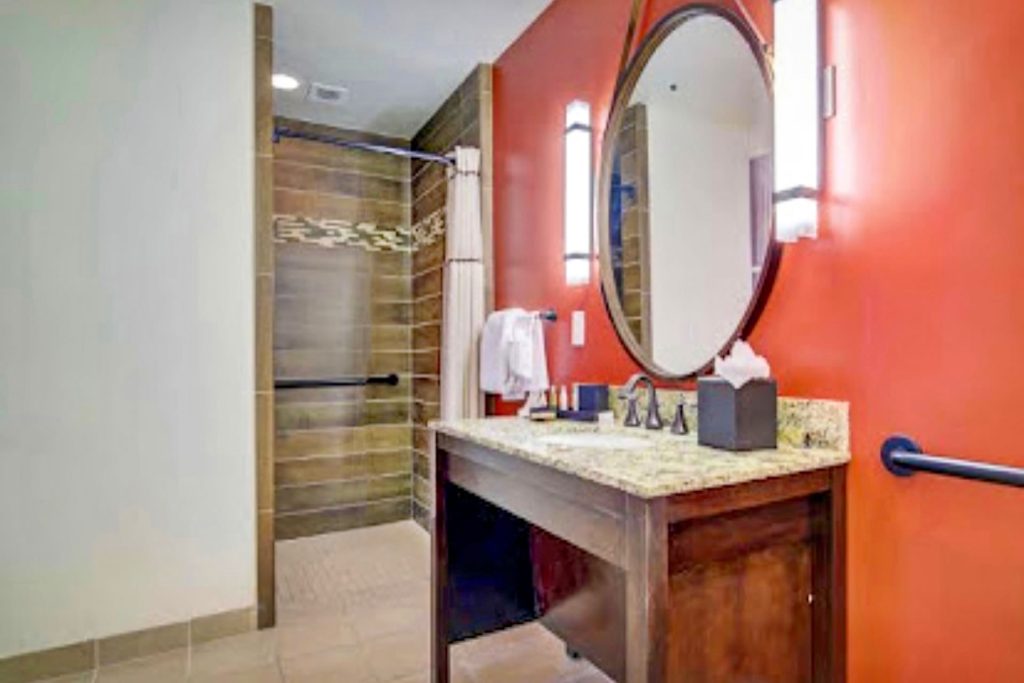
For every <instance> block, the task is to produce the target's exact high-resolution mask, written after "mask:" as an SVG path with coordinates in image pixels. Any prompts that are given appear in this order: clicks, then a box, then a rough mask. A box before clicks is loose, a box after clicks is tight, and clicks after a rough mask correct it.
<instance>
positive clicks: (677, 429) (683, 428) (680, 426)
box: [672, 397, 690, 436]
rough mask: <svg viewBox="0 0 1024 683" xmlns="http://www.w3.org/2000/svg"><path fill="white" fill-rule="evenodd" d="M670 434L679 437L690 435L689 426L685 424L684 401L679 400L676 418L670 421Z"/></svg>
mask: <svg viewBox="0 0 1024 683" xmlns="http://www.w3.org/2000/svg"><path fill="white" fill-rule="evenodd" d="M672 433H673V434H679V435H680V436H682V435H685V434H689V433H690V426H689V425H687V424H686V399H685V398H683V397H680V398H679V404H678V405H677V406H676V417H675V419H674V420H672Z"/></svg>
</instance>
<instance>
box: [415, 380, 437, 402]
mask: <svg viewBox="0 0 1024 683" xmlns="http://www.w3.org/2000/svg"><path fill="white" fill-rule="evenodd" d="M412 396H413V400H415V401H426V402H430V403H438V402H440V401H441V383H440V381H438V380H437V379H434V378H427V377H417V378H416V379H414V380H413V384H412Z"/></svg>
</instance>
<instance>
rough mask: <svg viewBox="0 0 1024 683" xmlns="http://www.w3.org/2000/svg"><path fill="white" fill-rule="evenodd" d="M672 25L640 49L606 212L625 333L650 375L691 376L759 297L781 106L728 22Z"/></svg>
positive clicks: (609, 279) (614, 288)
mask: <svg viewBox="0 0 1024 683" xmlns="http://www.w3.org/2000/svg"><path fill="white" fill-rule="evenodd" d="M668 30H669V32H668V34H667V35H664V34H662V35H661V36H658V35H657V34H655V36H654V39H653V42H654V43H655V45H654V46H653V47H652V46H651V45H647V46H645V47H644V48H642V51H641V56H640V58H639V59H638V60H637V64H636V65H634V67H632V69H633V71H631V72H630V74H628V75H627V78H626V80H625V86H624V90H623V93H622V94H620V96H619V98H618V99H617V101H616V103H615V109H614V110H613V113H612V117H611V120H610V123H611V126H610V127H609V132H608V133H607V135H606V139H605V150H606V152H605V153H606V155H607V154H608V153H609V151H610V156H609V157H608V159H609V160H610V163H609V162H606V166H605V169H604V174H603V176H602V183H603V191H602V194H601V196H602V198H603V201H604V202H605V205H604V206H602V207H600V208H599V213H603V216H601V218H602V221H601V229H602V231H603V232H604V233H605V234H604V235H603V236H602V241H603V243H604V244H605V246H606V248H605V249H604V250H603V253H602V268H603V270H604V271H605V272H604V274H603V277H604V285H605V296H608V297H610V300H609V304H610V305H609V309H610V310H611V311H612V314H613V317H614V318H615V322H616V327H617V328H618V331H619V334H620V336H622V337H623V340H624V341H625V342H626V345H627V346H628V347H629V348H630V350H631V351H632V352H633V355H634V356H635V357H637V358H638V360H641V362H642V363H643V364H644V365H646V366H647V367H648V369H649V370H650V371H652V372H656V373H658V374H661V375H670V376H682V375H687V374H691V373H693V372H696V371H697V370H699V369H701V368H702V367H703V366H705V365H706V364H707V363H708V362H710V361H711V360H712V359H713V357H714V355H715V354H716V353H718V352H719V351H720V350H721V349H722V348H723V347H724V346H726V345H727V344H728V342H729V341H730V340H731V339H732V338H733V337H734V335H736V334H738V333H739V331H740V328H741V327H742V325H743V323H744V321H745V320H746V319H747V318H748V316H749V312H750V311H751V310H752V308H753V303H754V301H755V299H756V296H757V294H758V291H759V290H760V289H761V285H762V282H763V278H764V275H765V271H766V260H767V258H768V254H769V245H770V242H771V232H772V230H771V223H772V103H771V94H770V91H769V86H768V83H767V81H766V78H765V75H764V72H763V70H762V66H761V63H760V61H759V60H758V57H757V56H756V54H755V52H754V50H753V49H752V47H751V44H750V43H749V42H748V38H747V37H746V36H745V35H744V34H743V33H741V32H740V30H739V29H738V28H737V26H736V25H734V24H733V23H732V21H730V20H728V19H726V18H724V17H722V16H719V15H717V14H702V15H700V16H697V17H695V18H694V17H691V18H689V19H687V20H686V21H684V22H682V23H679V24H678V25H676V26H675V27H674V28H670V29H668ZM659 38H660V42H659V41H658V39H659ZM645 49H646V52H644V51H643V50H645ZM645 56H646V57H647V59H646V62H645V59H644V57H645Z"/></svg>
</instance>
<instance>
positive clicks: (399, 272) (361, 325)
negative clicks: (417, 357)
mask: <svg viewBox="0 0 1024 683" xmlns="http://www.w3.org/2000/svg"><path fill="white" fill-rule="evenodd" d="M279 123H280V124H282V125H287V126H288V127H290V128H304V129H307V130H313V131H315V132H319V133H323V134H327V135H332V136H336V137H342V138H351V139H361V140H366V141H371V142H380V143H384V144H389V145H397V146H408V142H407V141H402V140H394V139H384V138H380V137H378V136H370V135H366V134H362V133H354V132H351V131H342V130H337V129H330V128H325V127H322V126H313V125H312V124H306V123H302V122H297V121H290V120H279ZM274 214H275V224H276V228H277V232H276V235H277V238H276V244H275V252H276V286H275V331H274V376H275V379H285V378H310V379H322V378H331V377H339V376H356V377H363V376H366V375H378V374H388V373H396V374H398V375H399V377H400V382H399V384H398V386H396V387H390V386H384V385H376V386H368V387H350V388H315V389H301V390H280V391H278V392H277V393H276V397H275V417H276V430H277V431H276V434H277V437H276V450H275V495H276V503H277V505H276V513H275V529H276V535H277V538H278V539H287V538H295V537H299V536H310V535H314V534H319V533H326V532H330V531H339V530H342V529H349V528H354V527H361V526H369V525H372V524H379V523H383V522H390V521H395V520H400V519H407V518H408V517H409V516H410V514H411V496H412V450H411V449H412V424H411V419H412V414H413V407H412V400H411V399H412V376H411V373H412V371H413V362H412V355H411V348H412V337H413V326H412V323H413V321H414V306H413V303H412V290H413V284H412V276H411V266H412V256H411V254H410V253H409V252H408V251H396V250H394V249H392V248H390V247H385V248H381V247H380V246H378V245H377V243H376V242H375V241H373V236H374V235H376V234H378V233H379V232H382V233H388V234H394V233H396V232H398V231H396V230H395V229H396V228H403V229H404V228H406V227H407V226H408V225H409V219H410V167H409V162H408V160H405V159H400V158H397V157H392V156H387V155H383V154H373V153H367V152H361V151H356V150H345V149H342V148H338V147H332V146H329V145H324V144H322V143H316V142H309V141H302V140H289V139H282V140H281V141H280V142H279V143H278V144H276V145H275V150H274ZM303 221H308V222H310V223H313V224H317V225H321V226H322V225H332V226H339V225H341V226H356V227H357V228H359V230H358V231H357V232H359V234H360V235H363V234H369V235H371V239H369V240H367V239H361V240H356V241H357V242H359V243H358V244H350V243H343V242H347V241H350V240H331V239H321V238H322V237H323V235H322V232H323V231H319V232H317V233H316V235H314V239H312V240H308V239H307V240H301V239H298V238H296V231H295V230H294V229H293V227H289V226H295V225H296V224H301V223H302V222H303ZM361 223H362V224H371V225H373V226H376V227H375V228H372V229H371V228H368V227H367V226H366V225H359V224H361ZM344 230H346V229H343V232H344ZM299 232H301V231H299ZM344 234H352V233H351V232H344Z"/></svg>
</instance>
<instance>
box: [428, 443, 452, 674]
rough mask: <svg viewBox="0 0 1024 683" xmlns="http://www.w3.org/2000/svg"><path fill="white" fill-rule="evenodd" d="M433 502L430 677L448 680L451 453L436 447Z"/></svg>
mask: <svg viewBox="0 0 1024 683" xmlns="http://www.w3.org/2000/svg"><path fill="white" fill-rule="evenodd" d="M434 460H435V465H434V481H433V489H434V505H433V512H432V515H431V530H430V531H431V533H430V549H431V553H430V556H431V567H430V577H431V591H430V621H431V629H430V634H431V635H430V671H431V674H430V676H431V677H430V680H431V681H432V683H448V679H449V675H450V668H449V662H448V641H449V637H448V615H449V614H450V610H449V605H448V517H447V505H446V500H445V482H446V481H447V480H448V454H447V453H445V452H444V451H442V450H439V449H435V455H434Z"/></svg>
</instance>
